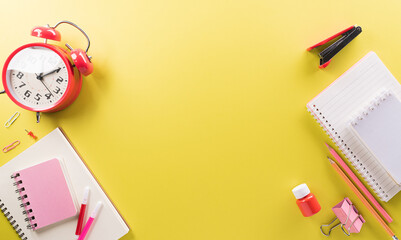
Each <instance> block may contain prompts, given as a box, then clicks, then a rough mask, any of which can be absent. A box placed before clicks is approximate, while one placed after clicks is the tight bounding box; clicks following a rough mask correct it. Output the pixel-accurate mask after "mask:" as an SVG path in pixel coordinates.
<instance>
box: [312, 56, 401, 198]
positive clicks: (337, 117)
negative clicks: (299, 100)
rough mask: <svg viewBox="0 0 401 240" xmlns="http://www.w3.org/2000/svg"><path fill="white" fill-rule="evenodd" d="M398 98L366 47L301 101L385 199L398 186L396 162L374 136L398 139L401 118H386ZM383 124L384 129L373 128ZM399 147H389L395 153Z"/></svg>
mask: <svg viewBox="0 0 401 240" xmlns="http://www.w3.org/2000/svg"><path fill="white" fill-rule="evenodd" d="M398 99H401V85H400V84H399V83H398V81H397V80H396V79H395V78H394V76H393V75H392V74H391V73H390V71H389V70H388V69H387V68H386V66H385V65H384V64H383V62H382V61H381V60H380V59H379V57H378V56H377V55H376V54H375V53H374V52H369V53H368V54H367V55H366V56H365V57H363V58H362V59H361V60H360V61H359V62H358V63H356V64H355V65H354V66H353V67H351V68H350V69H349V70H348V71H347V72H345V73H344V74H343V75H342V76H340V77H339V78H338V79H337V80H336V81H334V82H333V83H332V84H331V85H330V86H328V87H327V88H326V89H325V90H324V91H323V92H321V93H320V94H319V95H318V96H317V97H315V98H314V99H313V100H312V101H310V102H309V103H308V104H307V109H308V111H309V112H310V113H311V114H312V116H313V117H314V118H315V119H316V121H317V122H318V123H319V124H320V125H321V126H322V128H323V129H324V130H325V131H326V133H327V134H328V135H329V136H330V138H331V139H332V140H333V142H334V143H335V144H336V145H337V147H338V148H339V149H340V150H341V151H342V152H343V154H344V155H345V156H346V157H347V159H348V161H349V162H350V163H351V164H352V165H353V166H354V168H355V169H356V170H357V171H358V172H359V174H360V176H362V177H363V178H364V179H365V180H366V182H367V183H368V184H369V186H370V187H371V189H373V191H374V192H375V193H376V195H377V196H378V197H379V198H380V199H381V200H382V201H385V202H387V201H389V200H390V199H391V198H392V197H393V196H394V195H395V194H397V193H398V192H399V191H400V190H401V186H400V185H399V184H398V183H399V181H400V180H399V179H401V164H397V161H395V160H394V159H391V158H389V157H388V154H387V155H386V154H384V155H383V153H384V152H385V151H386V148H385V146H387V145H388V144H381V145H380V144H379V142H378V141H377V140H378V138H381V141H382V142H386V143H390V142H391V143H397V141H400V142H401V132H398V131H399V130H400V129H401V122H397V121H393V120H391V118H394V119H397V117H398V116H400V117H401V112H397V111H399V110H398V104H397V102H399V100H398ZM390 100H391V101H390ZM391 102H392V103H391ZM386 108H389V109H390V110H389V111H388V110H386ZM380 109H381V110H380ZM385 111H387V112H397V113H396V114H388V113H384V112H385ZM389 122H391V123H392V124H391V125H389V124H388V123H389ZM383 124H385V125H387V127H386V128H385V129H386V132H383V131H382V130H379V128H383ZM363 126H364V127H363ZM394 139H397V140H394ZM400 149H401V148H400V147H398V148H394V149H392V150H393V153H394V152H396V151H398V152H400V154H401V150H400ZM387 150H388V148H387ZM399 161H400V162H401V159H400V160H399ZM397 182H398V183H397Z"/></svg>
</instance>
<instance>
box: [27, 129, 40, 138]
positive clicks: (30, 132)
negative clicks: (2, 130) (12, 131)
mask: <svg viewBox="0 0 401 240" xmlns="http://www.w3.org/2000/svg"><path fill="white" fill-rule="evenodd" d="M25 132H27V134H28V136H30V137H31V138H33V139H35V140H36V139H37V138H38V137H37V136H35V134H33V132H32V131H28V130H26V129H25Z"/></svg>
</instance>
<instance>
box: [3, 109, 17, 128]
mask: <svg viewBox="0 0 401 240" xmlns="http://www.w3.org/2000/svg"><path fill="white" fill-rule="evenodd" d="M19 115H20V113H19V112H15V113H14V114H13V115H12V116H11V117H10V118H9V119H8V120H7V122H5V123H4V127H6V128H9V127H10V126H11V125H12V124H13V123H14V122H15V120H17V118H18V117H19Z"/></svg>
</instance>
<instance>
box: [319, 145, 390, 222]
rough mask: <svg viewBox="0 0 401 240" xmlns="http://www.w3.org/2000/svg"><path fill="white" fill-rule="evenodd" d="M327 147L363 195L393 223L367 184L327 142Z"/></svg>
mask: <svg viewBox="0 0 401 240" xmlns="http://www.w3.org/2000/svg"><path fill="white" fill-rule="evenodd" d="M326 146H327V148H328V149H329V151H330V154H331V155H332V156H333V157H334V159H335V160H336V161H337V163H338V164H339V165H340V166H341V167H342V169H343V170H344V171H345V172H346V173H347V174H348V176H349V177H350V178H351V179H352V181H353V182H354V183H355V184H356V186H357V187H358V188H359V189H360V190H361V191H362V193H363V195H365V197H366V198H367V199H369V201H370V202H371V203H372V205H373V206H374V207H375V208H376V209H377V211H378V212H379V213H380V214H381V215H382V216H383V218H384V219H385V220H386V221H387V222H388V223H391V222H392V221H393V219H392V218H391V217H390V215H389V214H388V213H387V212H386V210H384V208H383V207H382V206H381V205H380V204H379V203H378V202H377V201H376V199H375V198H374V197H373V196H372V194H371V193H370V192H369V191H368V189H366V187H365V185H363V183H362V182H361V181H360V180H359V178H358V177H357V176H356V175H355V174H354V172H352V170H351V169H350V168H349V167H348V165H347V164H346V163H345V162H344V160H343V159H342V158H341V157H340V155H338V154H337V152H336V151H335V150H334V149H333V148H331V147H330V146H329V145H328V144H327V143H326Z"/></svg>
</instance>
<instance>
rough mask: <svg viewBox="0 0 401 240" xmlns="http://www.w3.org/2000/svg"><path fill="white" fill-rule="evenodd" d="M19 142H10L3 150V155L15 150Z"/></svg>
mask: <svg viewBox="0 0 401 240" xmlns="http://www.w3.org/2000/svg"><path fill="white" fill-rule="evenodd" d="M20 143H21V142H20V141H19V140H17V141H14V142H12V143H11V144H10V145H7V146H5V147H4V148H3V153H7V152H9V151H11V150H13V149H14V148H16V147H17V146H18V145H19V144H20Z"/></svg>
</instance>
